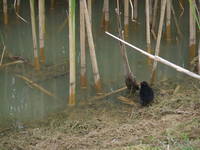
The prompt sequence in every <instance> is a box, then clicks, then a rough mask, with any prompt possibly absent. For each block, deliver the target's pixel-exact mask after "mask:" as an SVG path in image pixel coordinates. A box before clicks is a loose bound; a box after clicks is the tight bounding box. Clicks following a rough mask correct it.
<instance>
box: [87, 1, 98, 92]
mask: <svg viewBox="0 0 200 150" xmlns="http://www.w3.org/2000/svg"><path fill="white" fill-rule="evenodd" d="M83 3H84V14H85V22H86V29H87V37H88V44H89V50H90V58H91V62H92V70H93V76H94V82H95V89H96V91H97V93H101V91H102V87H101V81H100V75H99V69H98V65H97V59H96V53H95V46H94V40H93V35H92V28H91V22H90V18H89V14H88V10H87V4H86V1H85V0H83Z"/></svg>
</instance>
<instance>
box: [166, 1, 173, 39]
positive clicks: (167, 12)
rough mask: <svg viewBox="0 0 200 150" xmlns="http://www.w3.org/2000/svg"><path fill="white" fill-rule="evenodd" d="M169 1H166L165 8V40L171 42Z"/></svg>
mask: <svg viewBox="0 0 200 150" xmlns="http://www.w3.org/2000/svg"><path fill="white" fill-rule="evenodd" d="M171 4H172V2H171V0H167V6H166V38H167V40H168V41H169V40H171Z"/></svg>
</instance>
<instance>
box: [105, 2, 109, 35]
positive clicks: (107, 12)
mask: <svg viewBox="0 0 200 150" xmlns="http://www.w3.org/2000/svg"><path fill="white" fill-rule="evenodd" d="M104 16H105V18H104V30H105V31H107V30H108V25H109V0H104Z"/></svg>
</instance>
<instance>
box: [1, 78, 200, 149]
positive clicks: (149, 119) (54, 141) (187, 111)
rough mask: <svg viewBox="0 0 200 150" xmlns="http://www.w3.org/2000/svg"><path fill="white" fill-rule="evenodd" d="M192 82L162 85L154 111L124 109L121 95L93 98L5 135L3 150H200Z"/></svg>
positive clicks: (196, 87) (197, 95)
mask: <svg viewBox="0 0 200 150" xmlns="http://www.w3.org/2000/svg"><path fill="white" fill-rule="evenodd" d="M190 80H191V79H190ZM190 80H189V79H188V81H184V82H180V83H179V84H178V83H175V82H173V81H163V82H160V83H158V84H157V85H156V86H154V91H155V95H156V96H155V97H156V98H155V101H154V103H153V104H152V105H151V106H149V107H141V106H139V105H137V102H135V104H136V105H127V104H123V103H121V102H120V101H118V100H117V97H118V96H119V95H115V96H112V97H109V98H107V99H104V100H92V99H90V100H87V101H86V103H84V104H82V105H79V106H76V107H75V108H74V107H69V108H67V110H65V111H64V112H61V113H57V114H51V115H50V116H49V117H47V118H45V119H44V120H41V121H37V122H29V123H26V124H24V127H25V128H22V129H19V128H13V129H10V130H6V131H1V132H0V149H1V150H9V149H15V150H27V149H28V150H29V149H30V150H40V149H43V150H66V149H114V150H118V149H120V150H121V149H124V150H130V149H131V150H163V149H166V150H168V149H173V150H197V149H200V134H199V133H200V117H199V115H200V108H199V107H200V92H199V91H200V83H199V81H190ZM124 94H125V92H124V93H120V95H124ZM134 99H138V95H137V94H136V96H135V97H134Z"/></svg>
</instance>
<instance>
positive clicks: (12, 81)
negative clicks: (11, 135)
mask: <svg viewBox="0 0 200 150" xmlns="http://www.w3.org/2000/svg"><path fill="white" fill-rule="evenodd" d="M25 5H27V4H25ZM100 6H102V4H99V2H97V1H95V3H94V8H95V9H94V10H95V11H94V12H93V15H94V16H95V17H93V31H94V39H95V47H96V54H97V60H98V65H99V71H100V75H101V79H102V82H103V85H104V89H105V91H111V90H114V89H116V88H118V87H121V86H124V78H123V68H122V58H121V56H120V52H119V43H118V42H117V41H115V40H113V39H112V38H111V37H108V36H107V35H106V34H105V33H104V32H103V31H102V29H101V28H100V21H101V19H100V18H101V11H102V7H100ZM140 7H144V5H141V6H140ZM139 10H140V12H139V14H140V16H139V23H140V25H138V26H137V29H136V30H135V27H134V25H133V24H132V23H131V24H130V26H129V38H128V41H129V42H130V43H132V44H134V45H135V46H138V47H139V48H142V49H145V47H146V42H145V30H144V29H145V22H144V21H145V20H144V13H143V12H142V10H144V9H139ZM26 11H27V9H24V10H23V11H22V12H21V15H22V16H23V17H24V18H26V19H27V20H28V21H29V23H28V24H26V23H23V22H21V21H19V20H17V19H16V17H15V15H13V16H11V17H12V19H11V18H10V20H11V22H10V24H9V25H8V26H7V27H4V26H3V25H1V29H2V31H1V32H2V34H3V35H4V36H3V37H4V42H5V45H6V47H7V50H8V51H9V52H11V53H12V54H13V55H17V56H23V57H25V58H27V59H28V60H29V61H30V62H32V61H33V48H32V47H33V45H32V36H31V24H30V18H29V17H28V16H29V12H26ZM111 12H114V7H113V6H112V7H111ZM77 14H78V13H77ZM111 15H112V16H113V17H110V19H111V22H110V26H109V28H110V30H109V31H110V32H111V33H113V34H115V35H117V32H116V31H117V30H116V21H115V16H114V13H111ZM183 18H184V17H183ZM65 19H66V8H65V7H64V6H61V5H60V6H58V8H57V9H56V10H54V11H49V10H47V19H46V21H47V26H46V46H45V55H46V58H47V65H53V64H57V63H59V62H60V61H61V60H64V59H68V31H67V26H66V27H64V28H61V26H62V24H63V22H64V21H65ZM78 20H79V18H77V29H79V27H78V26H79V23H78ZM37 21H38V18H37ZM185 28H187V26H185ZM173 30H174V29H173ZM78 36H79V31H78V30H77V36H76V39H77V41H78V42H76V46H77V62H78V63H80V51H79V37H78ZM185 37H187V35H186V36H185ZM186 41H187V39H183V40H181V41H176V40H175V39H173V41H171V43H170V44H168V43H166V42H164V41H162V44H161V56H162V57H164V58H165V59H167V60H170V61H172V62H174V63H176V64H178V65H180V66H183V67H186V66H187V65H186V62H187V42H186ZM153 44H154V46H155V41H153ZM86 46H87V73H88V74H87V75H88V81H89V85H91V87H90V89H89V90H88V92H87V91H81V90H80V89H79V87H77V89H78V93H79V94H78V96H77V100H78V102H79V101H80V100H83V99H85V98H87V97H90V96H91V95H94V91H93V90H92V89H93V88H92V84H93V77H92V70H91V68H92V67H91V62H90V58H89V57H90V56H89V54H88V52H89V51H88V45H87V44H86ZM127 53H128V57H129V61H130V65H131V69H132V71H133V72H134V73H135V75H136V77H137V80H138V81H142V80H147V81H148V80H149V77H150V71H151V68H150V67H149V66H148V65H147V57H146V56H143V55H141V54H140V53H138V52H136V51H133V50H132V49H130V48H127ZM77 66H78V67H79V64H78V65H77ZM25 68H26V67H25V66H23V65H22V64H18V65H16V66H13V67H9V68H7V69H6V68H5V69H2V70H0V83H1V84H0V89H1V90H0V96H1V98H0V124H1V125H3V124H4V125H5V124H7V123H9V122H10V121H11V120H12V121H14V123H16V122H19V121H23V120H34V119H39V118H43V117H44V116H45V115H47V114H48V113H49V112H54V111H58V110H62V109H64V108H66V106H67V97H68V76H61V77H57V78H52V79H50V80H45V81H43V82H39V83H38V84H39V85H41V86H43V87H44V88H46V89H47V90H49V91H50V92H52V93H54V94H55V95H56V97H57V98H52V97H50V96H47V95H45V94H44V93H41V92H40V91H39V90H37V89H36V88H34V87H32V86H31V85H30V84H28V83H26V82H25V81H22V80H21V79H19V78H18V77H16V75H15V72H16V71H15V70H20V71H22V72H23V73H24V74H26V73H27V72H28V71H27V69H25ZM158 68H159V69H158V78H159V79H165V78H172V77H175V78H180V77H181V76H182V75H181V74H180V73H177V72H176V71H174V70H173V69H171V68H169V67H167V66H164V65H161V64H159V66H158ZM29 70H30V67H29ZM79 71H80V70H78V69H77V80H78V81H77V82H78V83H79V76H78V74H79ZM78 85H79V84H78ZM83 96H84V98H83Z"/></svg>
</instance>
